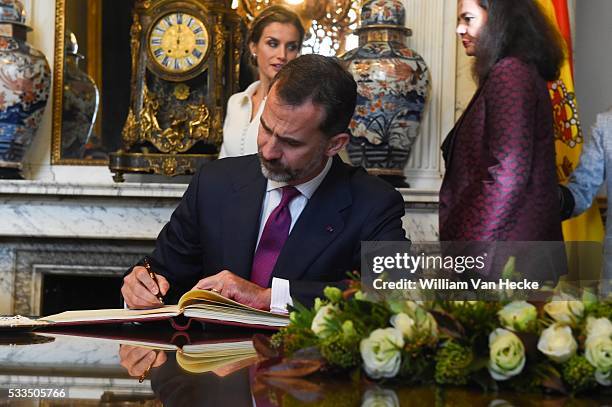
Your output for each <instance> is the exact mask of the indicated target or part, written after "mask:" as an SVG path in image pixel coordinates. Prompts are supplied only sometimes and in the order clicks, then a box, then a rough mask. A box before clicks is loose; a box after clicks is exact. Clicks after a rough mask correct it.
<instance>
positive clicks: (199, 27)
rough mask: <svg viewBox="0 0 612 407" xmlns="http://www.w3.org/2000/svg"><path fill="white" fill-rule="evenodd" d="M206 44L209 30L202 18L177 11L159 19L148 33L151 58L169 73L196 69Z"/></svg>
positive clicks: (207, 44) (207, 43)
mask: <svg viewBox="0 0 612 407" xmlns="http://www.w3.org/2000/svg"><path fill="white" fill-rule="evenodd" d="M209 45H210V41H209V36H208V30H207V29H206V26H205V25H204V23H203V22H202V20H200V19H199V18H197V17H194V16H193V15H191V14H188V13H183V12H179V11H177V12H172V13H168V14H166V15H164V16H162V17H161V18H159V19H158V20H157V21H156V22H155V24H154V25H153V26H152V28H151V31H150V34H149V51H150V52H151V56H152V60H153V62H154V64H155V65H157V67H158V68H160V69H161V70H162V71H163V72H166V73H169V74H182V73H185V72H189V71H191V70H192V69H194V68H196V67H197V66H198V65H199V64H200V62H202V60H204V58H205V56H206V53H207V51H208V48H209Z"/></svg>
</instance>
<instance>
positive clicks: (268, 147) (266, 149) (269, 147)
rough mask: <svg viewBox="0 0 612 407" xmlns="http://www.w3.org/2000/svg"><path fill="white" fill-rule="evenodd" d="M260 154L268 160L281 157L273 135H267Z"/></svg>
mask: <svg viewBox="0 0 612 407" xmlns="http://www.w3.org/2000/svg"><path fill="white" fill-rule="evenodd" d="M261 155H262V156H263V158H265V159H266V160H268V161H271V160H276V159H278V158H280V157H281V155H282V154H281V151H280V148H279V145H278V142H277V141H276V139H275V138H274V136H271V137H269V138H268V139H267V140H266V142H265V143H264V145H263V146H262V147H261Z"/></svg>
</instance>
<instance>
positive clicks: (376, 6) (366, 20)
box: [361, 0, 406, 27]
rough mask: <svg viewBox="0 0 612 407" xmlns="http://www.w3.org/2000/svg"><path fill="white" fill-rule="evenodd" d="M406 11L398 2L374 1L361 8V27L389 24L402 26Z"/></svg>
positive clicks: (397, 0) (394, 0)
mask: <svg viewBox="0 0 612 407" xmlns="http://www.w3.org/2000/svg"><path fill="white" fill-rule="evenodd" d="M405 21H406V10H405V9H404V5H403V4H402V2H401V1H400V0H375V1H368V2H366V3H365V4H364V5H363V7H362V8H361V26H362V27H364V26H368V25H378V24H391V25H398V26H404V24H405Z"/></svg>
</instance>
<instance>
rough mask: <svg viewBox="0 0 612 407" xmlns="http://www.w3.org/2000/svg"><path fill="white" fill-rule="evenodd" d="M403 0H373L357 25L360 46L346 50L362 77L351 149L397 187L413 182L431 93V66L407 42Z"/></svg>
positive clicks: (353, 160)
mask: <svg viewBox="0 0 612 407" xmlns="http://www.w3.org/2000/svg"><path fill="white" fill-rule="evenodd" d="M405 18H406V11H405V9H404V6H403V4H402V2H401V1H400V0H368V1H366V2H365V3H364V5H363V7H362V9H361V25H360V26H359V28H358V29H357V30H356V33H357V34H358V35H359V47H358V48H356V49H354V50H351V51H349V52H347V53H346V54H344V55H343V56H342V59H343V60H344V61H345V63H346V66H347V69H348V70H349V71H350V72H351V73H352V74H353V77H354V79H355V81H356V82H357V92H358V96H357V107H356V109H355V115H354V116H353V120H352V121H351V124H350V130H351V133H352V137H351V140H350V142H349V144H348V146H347V152H348V155H349V158H350V160H351V163H352V164H353V165H360V166H363V167H365V168H366V169H367V170H368V172H369V173H371V174H374V175H378V176H380V177H382V178H384V179H386V180H387V181H389V182H390V183H391V184H393V185H394V186H396V187H408V186H409V185H408V184H407V183H406V182H405V177H404V167H405V166H406V164H407V162H408V159H409V158H410V153H411V151H412V146H413V145H414V142H415V140H416V138H417V136H418V134H419V127H420V123H421V118H422V114H423V110H424V109H425V104H426V102H427V97H428V93H429V69H428V68H427V65H426V64H425V61H424V60H423V58H421V56H420V55H419V54H417V53H416V52H414V51H413V50H411V49H410V48H408V47H407V46H406V41H405V40H406V37H407V36H409V35H411V31H410V30H409V29H408V28H406V27H405Z"/></svg>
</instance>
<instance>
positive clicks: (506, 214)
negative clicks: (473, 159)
mask: <svg viewBox="0 0 612 407" xmlns="http://www.w3.org/2000/svg"><path fill="white" fill-rule="evenodd" d="M505 62H506V61H503V62H502V63H500V64H498V65H496V66H495V67H494V68H493V70H492V71H491V73H490V77H489V78H488V80H487V83H486V84H485V88H484V89H483V93H484V95H483V96H484V99H485V123H484V138H483V140H482V142H483V144H484V146H483V148H482V151H483V153H482V154H483V157H481V168H480V170H481V171H482V174H481V177H480V179H479V180H477V181H475V183H474V184H473V185H471V187H470V188H468V189H467V190H466V192H467V191H469V190H471V192H470V195H471V196H473V197H479V198H478V199H476V200H474V201H472V205H470V206H466V207H464V210H468V211H470V212H471V213H470V214H468V215H467V216H465V217H464V219H473V220H474V222H475V225H474V232H475V233H474V236H473V238H477V239H478V240H505V236H504V231H505V230H506V229H508V228H507V226H508V225H507V223H509V222H513V221H514V220H515V218H516V216H515V213H514V212H515V210H516V208H518V207H520V205H519V201H520V200H521V198H522V193H523V191H524V189H525V188H526V185H527V182H528V180H529V178H530V171H531V168H532V160H533V156H534V151H533V150H534V133H535V126H536V123H535V121H536V120H535V112H536V104H537V94H536V92H535V91H534V89H536V83H535V82H536V78H535V77H534V74H533V71H531V70H530V68H529V67H528V66H527V65H525V64H517V63H512V62H513V61H508V63H505Z"/></svg>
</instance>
